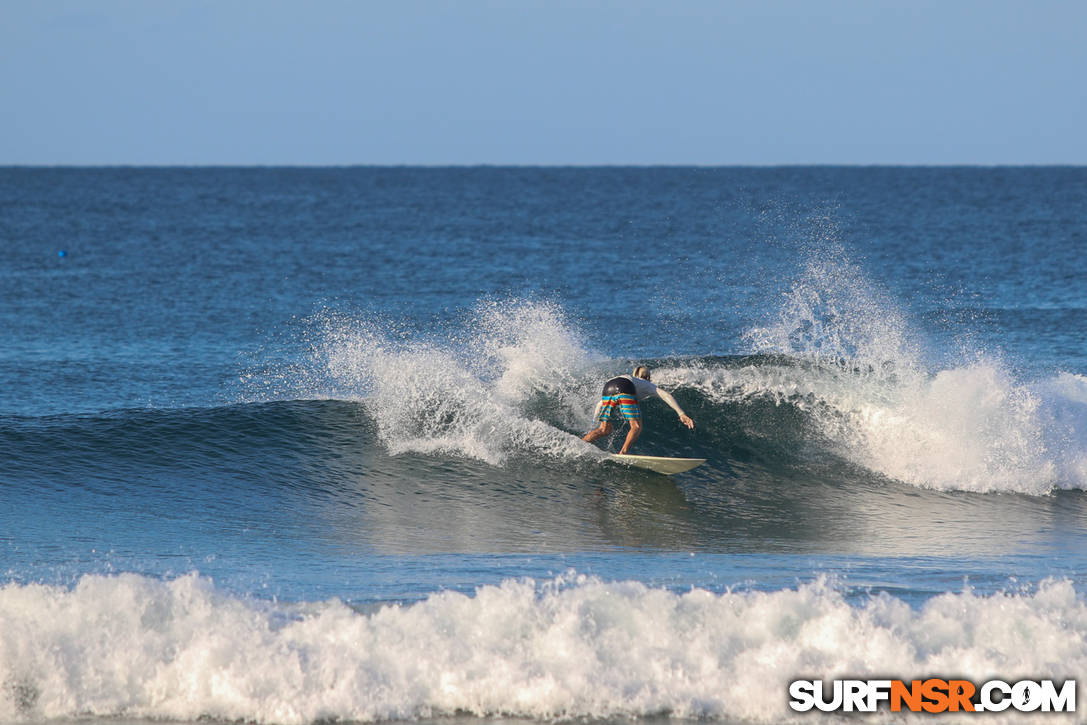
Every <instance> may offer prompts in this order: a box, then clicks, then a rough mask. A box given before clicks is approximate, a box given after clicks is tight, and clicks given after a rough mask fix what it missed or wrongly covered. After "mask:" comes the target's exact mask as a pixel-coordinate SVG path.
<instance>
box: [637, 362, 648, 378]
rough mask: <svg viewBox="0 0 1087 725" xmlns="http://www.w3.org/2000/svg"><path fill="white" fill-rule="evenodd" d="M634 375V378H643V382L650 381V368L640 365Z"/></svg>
mask: <svg viewBox="0 0 1087 725" xmlns="http://www.w3.org/2000/svg"><path fill="white" fill-rule="evenodd" d="M633 375H634V377H636V378H641V379H642V380H649V368H647V367H646V366H645V365H639V366H638V367H636V368H634V373H633Z"/></svg>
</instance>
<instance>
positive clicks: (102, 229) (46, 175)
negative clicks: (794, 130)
mask: <svg viewBox="0 0 1087 725" xmlns="http://www.w3.org/2000/svg"><path fill="white" fill-rule="evenodd" d="M1085 251H1087V168H1082V167H1039V168H1029V167H1015V168H972V167H971V168H942V167H941V168H909V167H901V168H898V167H887V168H883V167H870V168H869V167H840V168H839V167H786V168H678V167H677V168H656V167H647V168H501V167H479V168H422V167H420V168H413V167H404V168H369V167H360V168H3V169H0V340H2V342H3V344H2V345H0V575H2V577H0V722H18V723H40V722H45V721H57V720H79V721H80V722H82V723H87V724H88V725H95V724H97V723H115V722H143V721H162V720H166V721H174V722H192V721H196V720H211V721H245V722H258V723H281V724H283V725H303V724H307V723H315V722H325V721H339V722H376V721H383V722H390V721H391V722H398V721H405V720H410V721H418V720H422V721H434V722H451V723H461V722H472V723H477V722H481V723H491V722H501V723H512V722H524V723H537V722H552V721H554V720H577V721H578V722H590V723H595V722H629V721H634V720H637V721H649V722H654V723H672V722H683V721H686V720H691V719H697V720H710V721H716V722H722V723H778V722H799V723H804V722H837V721H839V720H842V721H844V722H850V723H855V722H859V721H861V720H860V719H858V717H857V716H856V715H851V714H847V713H838V714H825V715H824V714H813V713H800V712H795V711H793V710H792V709H791V708H790V705H789V701H790V696H789V684H790V682H792V681H793V680H797V679H803V678H807V679H822V680H826V681H830V680H833V679H840V678H862V679H864V678H877V677H890V678H899V679H903V680H906V681H910V680H912V679H925V678H928V677H962V678H965V679H968V680H970V681H972V682H975V683H982V682H986V681H989V680H993V679H1000V680H1004V681H1007V682H1015V681H1018V680H1023V679H1034V680H1038V679H1053V680H1055V681H1062V680H1066V679H1074V678H1078V680H1079V684H1078V687H1079V690H1078V691H1077V692H1078V699H1079V708H1078V711H1077V712H1076V713H1075V714H1053V713H1040V712H1037V713H1032V714H1023V713H1014V714H1012V713H1009V712H1005V713H1004V714H1002V715H987V716H985V717H984V718H982V719H983V720H985V721H986V722H987V723H998V722H1022V721H1023V718H1034V719H1036V720H1037V721H1038V722H1046V723H1056V722H1087V704H1084V703H1085V702H1087V700H1085V692H1084V690H1083V687H1084V683H1085V681H1087V599H1085V594H1087V345H1085V343H1084V340H1085V336H1087V255H1085V254H1084V252H1085ZM638 364H645V365H648V366H650V367H652V369H653V380H654V382H655V383H657V384H658V385H660V386H661V387H662V388H664V389H665V390H668V391H670V392H671V393H672V394H673V395H674V396H675V398H676V400H677V401H678V402H679V404H680V405H681V406H682V407H683V408H684V409H685V410H686V411H687V413H689V414H690V416H691V417H692V418H693V419H694V422H695V428H694V429H693V430H687V429H686V428H685V427H683V426H682V425H680V423H679V422H678V420H677V419H676V416H675V414H674V413H673V412H672V411H671V410H670V409H669V408H668V407H667V406H666V405H664V404H663V403H661V402H660V401H648V402H646V403H645V404H644V405H643V414H644V425H645V430H644V432H643V434H642V437H641V439H640V440H639V441H638V443H637V444H636V446H635V448H634V449H633V450H632V452H633V453H640V454H647V455H671V456H688V457H700V458H706V459H708V460H707V463H706V464H705V465H703V466H702V467H700V468H697V469H695V470H693V471H691V472H689V473H685V474H681V475H677V476H674V477H667V476H661V475H657V474H653V473H650V472H647V471H640V470H637V469H631V468H628V467H625V466H622V465H617V464H615V463H613V462H611V461H608V460H607V459H606V456H607V453H608V452H609V451H611V452H614V451H617V450H618V448H619V446H620V445H621V444H622V439H623V433H624V432H623V431H617V432H616V433H613V434H612V435H611V436H610V437H608V438H604V439H602V440H601V441H599V442H598V443H597V445H595V446H593V445H589V444H586V443H584V442H582V441H581V440H580V436H581V435H582V434H584V433H585V432H586V431H588V430H589V429H590V428H592V427H593V426H594V423H593V420H592V413H593V408H594V406H595V403H596V401H597V400H598V397H599V394H600V389H601V386H602V384H603V382H604V381H605V380H607V379H608V378H610V377H614V376H616V375H619V374H623V373H628V372H630V371H631V369H632V367H633V366H634V365H638ZM871 717H873V718H875V721H879V722H884V721H893V722H902V721H910V716H905V715H903V714H900V713H890V712H888V711H887V710H886V708H884V710H883V711H881V712H880V713H877V714H876V715H873V716H871ZM913 719H914V720H916V721H918V722H931V721H932V720H933V716H932V715H921V716H913ZM936 719H938V720H942V719H943V718H939V717H938V718H936ZM952 719H956V718H952ZM863 721H866V722H867V721H868V720H867V719H864V720H863Z"/></svg>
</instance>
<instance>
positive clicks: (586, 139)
mask: <svg viewBox="0 0 1087 725" xmlns="http://www.w3.org/2000/svg"><path fill="white" fill-rule="evenodd" d="M1085 130H1087V2H1081V1H1080V0H1059V1H1058V0H1017V1H1014V2H1011V1H1006V0H896V1H894V2H890V1H885V0H716V1H709V0H690V1H684V0H658V1H657V2H645V1H643V0H624V1H619V0H615V1H606V2H605V1H599V2H594V1H589V0H584V1H582V2H568V1H565V0H524V1H520V2H518V1H514V0H509V1H502V2H499V1H497V0H491V1H490V2H483V1H482V0H459V1H443V0H425V1H424V0H387V1H385V0H382V1H378V0H374V1H372V2H368V1H365V0H352V1H348V0H307V1H305V2H303V1H301V0H299V1H287V0H248V1H243V0H214V1H204V0H191V1H184V0H175V1H169V2H168V1H166V0H94V1H93V2H92V1H90V0H0V164H3V165H13V164H14V165H115V164H117V165H128V164H132V165H354V164H366V165H371V164H374V165H385V164H422V165H461V164H496V165H505V164H516V165H599V164H605V165H613V164H619V165H626V164H630V165H651V164H670V165H686V164H694V165H777V164H982V165H990V164H1087V132H1085Z"/></svg>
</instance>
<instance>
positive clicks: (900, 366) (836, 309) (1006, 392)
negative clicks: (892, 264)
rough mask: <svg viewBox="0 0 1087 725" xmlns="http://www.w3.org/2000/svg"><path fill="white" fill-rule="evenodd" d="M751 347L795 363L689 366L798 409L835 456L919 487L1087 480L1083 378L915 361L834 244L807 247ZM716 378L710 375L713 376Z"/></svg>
mask: <svg viewBox="0 0 1087 725" xmlns="http://www.w3.org/2000/svg"><path fill="white" fill-rule="evenodd" d="M745 337H746V340H747V342H748V344H749V345H750V348H751V351H752V352H755V353H765V354H780V355H784V356H787V357H789V358H791V359H794V360H798V361H800V362H801V366H800V367H795V368H792V367H785V366H782V367H778V366H773V365H771V366H769V368H770V369H769V370H757V371H751V370H743V371H738V372H737V371H723V372H721V373H717V374H716V375H714V374H709V375H707V374H706V373H705V372H704V371H702V372H700V371H691V373H690V379H691V381H692V383H693V384H694V385H695V386H696V387H700V388H701V389H702V390H703V391H705V392H707V393H708V394H710V395H711V396H712V397H715V399H718V400H721V399H724V398H735V397H736V396H737V395H740V396H769V397H771V398H772V399H774V400H775V401H776V402H789V403H790V404H793V405H797V406H798V407H800V408H802V409H804V410H806V411H807V412H808V413H809V414H810V416H811V420H812V421H813V423H814V425H815V427H816V430H817V431H818V432H819V433H821V434H822V435H823V436H824V437H825V438H826V439H827V440H828V441H830V442H832V444H834V445H835V446H836V447H837V449H838V450H839V451H840V452H841V454H842V455H844V456H845V457H847V458H848V459H850V460H852V461H854V462H855V463H858V464H860V465H862V466H865V467H867V468H869V469H871V470H873V471H877V472H879V473H882V474H885V475H887V476H890V477H892V478H895V479H897V480H900V481H903V482H906V483H910V484H914V485H917V486H922V487H926V488H934V489H943V490H968V491H1015V492H1021V493H1029V494H1042V493H1046V492H1048V491H1051V490H1052V489H1054V488H1087V412H1085V411H1087V403H1085V401H1087V385H1085V384H1084V379H1083V378H1082V377H1079V376H1072V375H1064V376H1061V377H1059V378H1058V379H1056V380H1050V381H1043V382H1042V383H1038V384H1031V383H1026V382H1022V381H1017V380H1015V379H1014V378H1013V377H1012V376H1011V375H1010V374H1009V373H1008V372H1007V370H1006V368H1005V366H1003V365H1002V364H1001V363H1000V362H999V361H998V360H996V359H994V358H993V357H992V356H984V355H978V354H974V355H972V356H969V357H967V355H966V353H964V360H963V361H962V362H961V364H958V365H953V366H949V367H945V368H944V369H939V370H936V371H935V372H932V371H929V370H926V369H925V366H924V365H923V364H922V363H921V356H920V354H919V352H918V350H919V345H918V344H917V342H916V341H915V340H914V339H913V337H912V335H911V334H910V332H909V327H908V325H907V322H906V317H905V315H904V314H903V313H902V312H901V311H900V310H899V309H898V307H897V305H896V304H895V303H894V302H893V301H892V300H891V299H890V298H889V297H888V296H887V295H886V294H884V293H883V292H882V291H880V290H879V289H878V287H877V286H876V285H874V284H872V283H871V282H870V281H869V280H868V279H867V278H866V277H865V275H864V273H863V272H862V270H861V269H860V268H859V267H858V266H857V265H855V264H853V263H852V262H850V261H849V260H848V258H847V256H846V254H845V252H844V250H843V249H842V247H841V245H840V244H837V243H835V242H833V241H832V240H831V241H826V240H824V241H823V242H821V243H820V244H819V245H817V246H816V248H815V249H813V250H812V252H811V254H810V255H809V256H808V259H807V263H806V265H805V266H804V268H803V270H802V271H801V274H800V275H799V276H798V278H797V280H796V281H795V282H794V284H793V286H792V287H791V288H790V289H789V290H788V291H787V293H786V294H785V295H784V298H783V300H782V304H781V306H780V308H779V310H778V312H777V315H776V316H775V317H774V318H773V319H771V320H770V321H769V323H768V324H766V325H764V326H757V327H753V328H751V329H750V330H748V332H747V333H746V335H745ZM715 378H716V379H715Z"/></svg>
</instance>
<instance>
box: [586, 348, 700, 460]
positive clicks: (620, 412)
mask: <svg viewBox="0 0 1087 725" xmlns="http://www.w3.org/2000/svg"><path fill="white" fill-rule="evenodd" d="M649 377H650V373H649V368H647V367H646V366H645V365H639V366H638V367H636V368H634V372H633V374H631V375H620V376H619V377H617V378H612V379H611V380H609V381H608V382H606V383H604V391H603V392H602V393H601V394H600V402H599V403H597V404H596V412H595V413H594V414H593V417H594V418H595V419H596V420H597V421H599V422H600V425H599V427H597V428H594V429H593V430H591V431H589V432H588V433H586V434H585V435H584V436H582V437H581V440H583V441H587V442H589V443H592V442H593V441H595V440H596V439H597V438H600V437H602V436H606V435H608V434H610V433H611V431H612V421H613V420H625V421H628V422H629V423H630V432H629V433H627V439H626V440H625V441H624V442H623V447H622V448H621V449H620V450H619V453H620V454H624V453H626V452H627V451H629V450H630V447H631V446H632V445H634V441H636V440H638V436H639V435H641V433H642V410H641V407H640V405H641V402H642V401H643V400H649V399H650V398H653V397H656V398H660V399H661V400H663V401H664V402H665V403H668V405H669V406H670V407H671V408H672V410H674V411H676V413H677V414H678V415H679V422H681V423H683V425H685V426H687V427H688V428H694V421H693V420H691V418H690V416H688V415H687V414H686V413H684V412H683V408H680V407H679V403H677V402H676V399H675V398H673V397H672V395H671V393H669V392H668V391H667V390H661V389H660V388H658V387H657V386H656V385H654V384H653V383H651V382H650V381H649Z"/></svg>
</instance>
